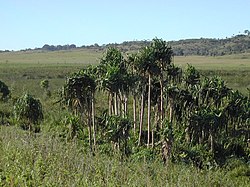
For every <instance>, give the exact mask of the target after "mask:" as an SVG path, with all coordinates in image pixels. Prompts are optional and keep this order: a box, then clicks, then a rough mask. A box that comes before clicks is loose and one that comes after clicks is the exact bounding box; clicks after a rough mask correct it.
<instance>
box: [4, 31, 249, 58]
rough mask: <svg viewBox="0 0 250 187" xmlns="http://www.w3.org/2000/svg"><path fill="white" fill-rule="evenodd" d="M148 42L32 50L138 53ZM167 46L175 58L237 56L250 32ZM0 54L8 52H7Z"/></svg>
mask: <svg viewBox="0 0 250 187" xmlns="http://www.w3.org/2000/svg"><path fill="white" fill-rule="evenodd" d="M150 43H151V41H150V40H141V41H137V40H136V41H124V42H123V43H120V44H118V43H109V44H104V45H98V44H97V43H95V44H93V45H83V46H81V47H77V46H76V45H75V44H71V45H69V44H67V45H49V44H45V45H44V46H43V47H42V48H35V49H34V50H45V51H59V50H72V49H76V48H78V49H89V50H95V51H105V50H106V49H108V48H109V47H115V48H117V49H119V50H121V51H122V52H134V51H138V50H140V49H142V48H144V47H146V46H149V45H150ZM169 45H170V46H172V49H173V54H174V55H175V56H189V55H201V56H223V55H230V54H239V53H245V52H250V31H249V30H245V31H244V34H238V35H235V36H232V37H230V38H225V39H211V38H200V39H185V40H179V41H169ZM30 50H32V49H25V50H21V51H30ZM1 52H10V51H9V50H5V51H1V50H0V53H1Z"/></svg>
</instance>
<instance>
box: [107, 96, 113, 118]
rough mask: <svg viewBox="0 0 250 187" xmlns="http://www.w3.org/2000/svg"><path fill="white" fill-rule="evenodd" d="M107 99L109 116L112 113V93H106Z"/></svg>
mask: <svg viewBox="0 0 250 187" xmlns="http://www.w3.org/2000/svg"><path fill="white" fill-rule="evenodd" d="M108 100H109V116H111V115H112V94H111V93H109V95H108Z"/></svg>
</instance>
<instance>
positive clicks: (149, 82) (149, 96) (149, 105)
mask: <svg viewBox="0 0 250 187" xmlns="http://www.w3.org/2000/svg"><path fill="white" fill-rule="evenodd" d="M150 112H151V75H150V74H149V75H148V142H147V147H149V144H150V130H151V124H150V118H151V116H150Z"/></svg>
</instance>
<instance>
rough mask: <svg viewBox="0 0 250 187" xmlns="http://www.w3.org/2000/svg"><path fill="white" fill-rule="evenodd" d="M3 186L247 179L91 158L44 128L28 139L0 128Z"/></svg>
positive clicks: (223, 173)
mask: <svg viewBox="0 0 250 187" xmlns="http://www.w3.org/2000/svg"><path fill="white" fill-rule="evenodd" d="M0 137H1V138H0V155H1V157H0V185H1V186H248V185H249V183H250V180H249V178H247V177H236V176H235V175H234V173H233V172H228V171H226V170H222V169H219V170H198V169H196V168H194V167H192V166H188V165H181V164H173V163H169V164H168V165H167V166H164V165H163V163H162V162H161V161H160V160H155V161H150V162H146V161H136V162H135V161H133V160H129V159H127V160H126V159H124V160H121V159H119V158H118V157H116V156H114V157H108V156H106V155H103V154H98V153H97V154H96V155H95V156H93V155H92V154H90V153H89V152H88V151H86V150H87V149H86V148H84V147H83V145H82V144H81V143H79V142H77V141H75V140H72V141H70V142H67V141H65V140H64V139H61V138H60V137H58V136H54V135H53V134H51V133H50V132H46V130H45V129H43V131H42V133H40V134H33V135H30V134H29V133H27V132H25V131H22V130H20V129H19V128H17V127H14V126H11V127H5V126H1V128H0Z"/></svg>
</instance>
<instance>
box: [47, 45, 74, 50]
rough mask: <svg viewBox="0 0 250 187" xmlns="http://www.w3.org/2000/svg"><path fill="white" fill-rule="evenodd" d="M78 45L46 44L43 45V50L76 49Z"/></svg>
mask: <svg viewBox="0 0 250 187" xmlns="http://www.w3.org/2000/svg"><path fill="white" fill-rule="evenodd" d="M75 48H76V45H75V44H71V45H57V46H55V45H48V44H45V45H44V46H43V47H42V50H47V51H59V50H69V49H75Z"/></svg>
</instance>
